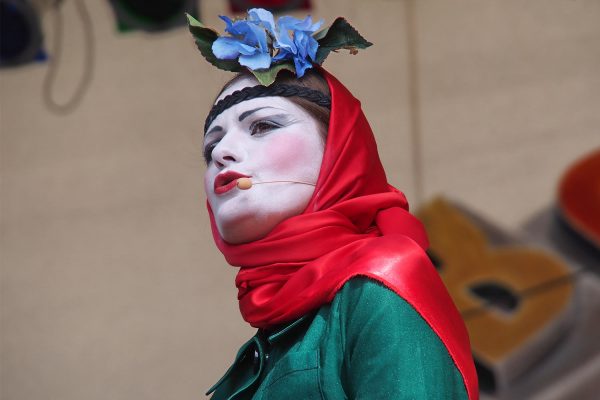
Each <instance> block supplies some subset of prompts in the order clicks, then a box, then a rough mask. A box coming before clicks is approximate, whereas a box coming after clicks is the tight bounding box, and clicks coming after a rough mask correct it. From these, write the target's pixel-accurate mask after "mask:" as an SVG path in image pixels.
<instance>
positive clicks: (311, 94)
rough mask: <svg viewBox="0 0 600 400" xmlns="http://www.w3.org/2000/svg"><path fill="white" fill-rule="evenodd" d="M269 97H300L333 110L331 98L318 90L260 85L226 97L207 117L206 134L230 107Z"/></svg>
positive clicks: (282, 85)
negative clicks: (246, 101)
mask: <svg viewBox="0 0 600 400" xmlns="http://www.w3.org/2000/svg"><path fill="white" fill-rule="evenodd" d="M268 96H283V97H293V96H298V97H302V98H304V99H307V100H310V101H312V102H313V103H315V104H318V105H320V106H322V107H326V108H329V109H330V108H331V98H330V97H329V96H327V95H325V94H323V93H321V92H319V91H318V90H314V89H310V88H307V87H304V86H298V85H286V84H278V85H271V86H262V85H258V86H250V87H245V88H243V89H242V90H236V91H235V92H233V93H231V94H230V95H227V96H225V97H224V98H222V99H221V100H219V101H218V102H217V104H215V105H214V106H213V108H212V109H211V110H210V112H209V113H208V116H207V117H206V122H204V134H205V135H206V131H207V130H208V127H209V126H210V124H212V122H213V121H214V120H215V118H217V116H218V115H219V114H221V113H222V112H223V111H225V110H227V109H228V108H229V107H231V106H234V105H236V104H238V103H241V102H242V101H245V100H250V99H254V98H257V97H268Z"/></svg>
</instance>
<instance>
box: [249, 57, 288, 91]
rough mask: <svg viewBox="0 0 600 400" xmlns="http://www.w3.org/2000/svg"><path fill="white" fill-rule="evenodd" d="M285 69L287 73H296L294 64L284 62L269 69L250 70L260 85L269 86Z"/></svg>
mask: <svg viewBox="0 0 600 400" xmlns="http://www.w3.org/2000/svg"><path fill="white" fill-rule="evenodd" d="M284 69H287V70H288V71H292V72H294V73H296V69H295V68H294V64H292V63H289V62H284V63H281V64H275V65H274V66H272V67H271V68H268V69H255V70H251V71H250V72H252V73H253V74H254V76H255V77H256V79H258V81H259V82H260V84H261V85H265V86H269V85H270V84H271V83H273V82H275V78H277V74H278V73H279V72H281V71H282V70H284Z"/></svg>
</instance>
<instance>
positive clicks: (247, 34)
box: [212, 16, 271, 70]
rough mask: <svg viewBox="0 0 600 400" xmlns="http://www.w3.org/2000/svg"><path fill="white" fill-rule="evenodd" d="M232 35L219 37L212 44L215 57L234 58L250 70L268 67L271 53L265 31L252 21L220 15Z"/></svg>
mask: <svg viewBox="0 0 600 400" xmlns="http://www.w3.org/2000/svg"><path fill="white" fill-rule="evenodd" d="M220 18H221V19H222V20H223V21H225V24H226V25H227V27H226V28H225V31H226V32H229V33H230V34H231V35H232V37H219V38H217V40H215V41H214V42H213V44H212V51H213V54H214V55H215V57H217V58H219V59H221V60H235V59H236V58H238V61H239V63H240V64H241V65H244V66H246V67H248V68H250V69H252V70H254V69H261V68H269V66H271V54H270V52H269V47H268V45H267V33H266V31H265V29H264V28H262V27H261V26H259V25H258V24H257V23H256V22H254V21H244V20H240V21H232V20H231V19H229V18H228V17H225V16H221V17H220Z"/></svg>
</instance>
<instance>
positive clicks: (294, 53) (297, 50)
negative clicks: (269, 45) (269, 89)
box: [273, 16, 323, 77]
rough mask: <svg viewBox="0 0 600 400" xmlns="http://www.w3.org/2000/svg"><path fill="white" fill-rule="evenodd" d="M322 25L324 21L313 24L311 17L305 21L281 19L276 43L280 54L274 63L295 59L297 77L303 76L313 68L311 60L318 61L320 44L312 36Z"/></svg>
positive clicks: (274, 59)
mask: <svg viewBox="0 0 600 400" xmlns="http://www.w3.org/2000/svg"><path fill="white" fill-rule="evenodd" d="M322 24H323V21H322V20H321V21H318V22H316V23H314V24H313V22H312V18H311V17H310V16H307V17H306V18H304V19H303V20H301V19H298V18H294V17H290V16H284V17H281V18H279V19H278V20H277V32H276V42H275V43H274V47H275V48H277V49H279V53H277V55H276V56H275V57H273V61H279V60H285V59H293V60H294V65H295V67H296V75H297V76H298V77H301V76H303V75H304V71H306V70H307V69H308V68H311V67H312V62H311V60H312V61H315V59H316V56H317V49H318V47H319V44H318V43H317V41H316V40H315V38H314V37H313V36H312V35H313V34H314V33H315V32H316V31H317V30H318V29H319V28H320V27H321V25H322Z"/></svg>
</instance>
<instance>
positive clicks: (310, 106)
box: [213, 69, 330, 138]
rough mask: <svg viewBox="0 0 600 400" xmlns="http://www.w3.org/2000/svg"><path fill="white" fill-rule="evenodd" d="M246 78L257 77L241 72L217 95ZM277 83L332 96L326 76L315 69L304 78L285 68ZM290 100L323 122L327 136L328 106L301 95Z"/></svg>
mask: <svg viewBox="0 0 600 400" xmlns="http://www.w3.org/2000/svg"><path fill="white" fill-rule="evenodd" d="M245 78H250V79H253V80H256V78H255V77H254V75H252V73H251V72H250V71H243V72H240V73H238V74H237V75H236V76H234V77H233V78H232V79H231V80H229V82H227V83H226V84H225V85H224V86H223V89H221V91H220V92H219V94H218V95H217V98H218V97H219V96H220V95H221V93H223V92H224V91H225V90H227V88H229V87H231V86H232V85H234V84H235V83H236V82H238V81H240V80H242V79H245ZM276 84H287V85H296V86H303V87H306V88H309V89H313V90H318V91H319V92H321V93H323V94H324V95H326V96H328V97H329V96H330V91H329V86H328V85H327V81H325V78H323V77H322V76H321V74H320V73H319V72H318V71H316V70H315V69H309V70H307V71H306V72H305V74H304V76H302V78H298V77H296V75H295V74H294V73H292V72H291V71H287V70H283V71H281V72H280V73H279V74H277V78H276V79H275V82H274V83H273V85H276ZM215 100H216V99H215ZM289 100H290V101H291V102H292V103H294V104H296V105H298V106H300V107H302V109H304V110H305V111H306V112H308V113H309V114H310V116H311V117H313V118H314V119H315V120H316V121H318V122H320V123H321V125H322V127H323V129H321V135H322V136H323V138H325V137H326V136H327V129H328V127H329V114H330V110H329V109H328V108H327V107H323V106H320V105H318V104H316V103H314V102H312V101H310V100H308V99H305V98H302V97H299V96H292V97H289ZM213 103H214V102H213Z"/></svg>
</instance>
